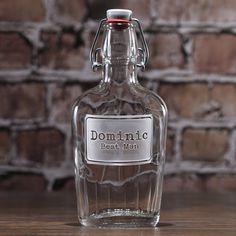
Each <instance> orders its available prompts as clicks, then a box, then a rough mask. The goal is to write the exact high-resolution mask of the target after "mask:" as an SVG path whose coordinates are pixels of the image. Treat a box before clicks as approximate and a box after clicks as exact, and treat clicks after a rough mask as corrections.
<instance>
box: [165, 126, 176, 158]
mask: <svg viewBox="0 0 236 236" xmlns="http://www.w3.org/2000/svg"><path fill="white" fill-rule="evenodd" d="M173 155H174V131H173V130H170V129H169V130H168V132H167V140H166V160H167V161H171V160H172V159H173Z"/></svg>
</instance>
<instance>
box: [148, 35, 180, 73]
mask: <svg viewBox="0 0 236 236" xmlns="http://www.w3.org/2000/svg"><path fill="white" fill-rule="evenodd" d="M148 46H149V49H150V59H149V63H148V68H151V69H165V68H168V67H177V68H183V66H184V56H183V53H182V49H181V40H180V37H179V36H178V35H177V34H164V33H160V34H155V35H150V37H149V39H148Z"/></svg>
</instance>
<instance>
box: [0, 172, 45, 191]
mask: <svg viewBox="0 0 236 236" xmlns="http://www.w3.org/2000/svg"><path fill="white" fill-rule="evenodd" d="M0 189H1V190H2V191H3V190H4V191H21V192H22V191H29V192H42V191H45V190H46V181H45V180H44V178H43V177H42V176H41V175H34V174H16V173H14V174H11V175H8V176H2V177H0Z"/></svg>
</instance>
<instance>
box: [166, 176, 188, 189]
mask: <svg viewBox="0 0 236 236" xmlns="http://www.w3.org/2000/svg"><path fill="white" fill-rule="evenodd" d="M182 186H183V183H182V179H181V177H180V176H176V175H173V176H172V175H170V176H164V182H163V192H179V191H182Z"/></svg>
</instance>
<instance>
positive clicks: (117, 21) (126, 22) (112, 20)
mask: <svg viewBox="0 0 236 236" xmlns="http://www.w3.org/2000/svg"><path fill="white" fill-rule="evenodd" d="M107 23H123V24H128V23H130V20H125V19H109V20H107Z"/></svg>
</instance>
